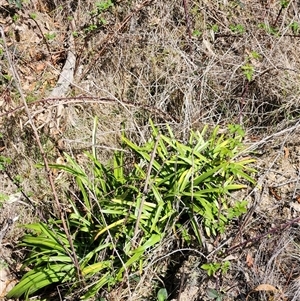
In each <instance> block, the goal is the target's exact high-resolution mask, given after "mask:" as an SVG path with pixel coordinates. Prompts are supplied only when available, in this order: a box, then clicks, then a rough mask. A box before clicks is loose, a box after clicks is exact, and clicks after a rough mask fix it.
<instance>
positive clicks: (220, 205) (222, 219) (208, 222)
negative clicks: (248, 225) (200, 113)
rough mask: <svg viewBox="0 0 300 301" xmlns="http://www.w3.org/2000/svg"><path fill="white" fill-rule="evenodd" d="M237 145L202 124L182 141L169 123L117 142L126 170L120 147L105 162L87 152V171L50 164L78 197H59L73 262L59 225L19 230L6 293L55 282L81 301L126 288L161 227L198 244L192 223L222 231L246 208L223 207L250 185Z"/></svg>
mask: <svg viewBox="0 0 300 301" xmlns="http://www.w3.org/2000/svg"><path fill="white" fill-rule="evenodd" d="M96 123H97V122H96V120H95V124H96ZM93 135H94V136H95V133H94V134H93ZM242 139H243V131H242V129H241V128H240V127H239V126H235V125H231V126H229V129H228V131H227V133H226V134H225V133H223V134H220V133H219V128H218V127H217V128H215V129H214V130H213V131H212V132H211V133H209V131H208V127H204V129H203V130H202V131H201V132H191V133H190V135H189V138H188V140H187V141H186V142H182V141H179V140H178V139H176V138H175V135H174V133H173V131H172V130H171V128H170V127H167V128H166V130H165V132H163V131H162V130H160V129H159V128H157V127H155V126H154V124H153V123H152V122H151V137H150V139H149V140H148V141H146V142H145V143H143V144H142V145H137V144H136V143H134V142H133V141H131V140H130V139H128V138H127V137H126V136H125V135H123V137H122V145H123V148H124V150H125V149H128V150H130V152H131V153H134V154H135V157H134V158H135V162H134V163H132V164H131V165H130V167H127V166H126V164H125V163H126V158H125V153H124V151H117V152H115V154H114V156H113V159H112V161H111V164H108V165H104V164H102V163H101V162H100V161H99V160H98V159H97V155H96V152H93V153H92V154H87V156H88V158H89V162H90V163H89V167H88V169H87V170H85V169H83V168H82V167H81V166H80V165H79V164H78V163H77V162H76V161H75V160H74V159H72V158H71V157H70V156H68V155H67V154H65V157H66V159H67V164H66V165H63V164H53V165H52V167H53V168H55V169H60V170H63V171H65V172H67V173H69V174H70V175H72V176H73V177H74V180H75V182H76V184H77V186H78V188H79V191H80V195H78V196H76V197H73V198H71V197H70V198H69V206H70V212H69V213H68V214H67V223H68V226H69V230H70V233H71V238H72V241H73V245H74V249H75V252H76V256H77V258H78V262H79V266H76V264H75V263H74V262H75V261H73V257H72V251H71V248H70V244H69V239H68V237H67V234H66V233H65V232H64V231H63V230H62V227H61V220H59V219H58V218H53V219H50V220H49V221H48V222H47V223H45V222H38V223H34V224H30V225H27V226H26V228H27V229H28V230H30V232H29V233H28V234H27V235H25V236H24V237H23V239H22V242H21V246H22V247H25V248H27V250H28V251H29V253H28V256H27V258H26V260H25V262H24V264H23V268H25V267H26V268H29V271H28V272H27V273H26V274H25V275H24V276H23V278H22V279H21V280H20V282H19V283H18V284H17V285H16V286H15V287H14V288H13V289H12V290H11V291H10V292H9V293H8V295H7V297H8V298H12V297H15V298H19V297H21V296H25V297H26V298H27V297H29V296H33V295H36V294H38V292H39V290H40V289H42V288H44V287H47V286H50V285H53V284H59V285H61V287H62V288H63V291H64V292H65V293H66V294H69V293H70V292H71V291H74V289H80V295H81V299H83V300H90V299H91V298H94V297H97V296H99V291H100V290H101V289H102V288H104V287H105V288H106V289H110V288H112V287H115V286H117V285H119V284H120V283H124V279H126V278H127V285H128V286H129V285H130V282H131V280H130V279H132V277H133V276H139V275H142V274H143V270H144V268H145V267H146V266H147V265H148V264H149V262H148V258H149V253H151V251H152V250H153V249H154V248H155V247H156V246H158V245H160V244H161V243H162V241H163V240H164V238H165V234H166V233H167V232H170V229H171V231H172V229H173V231H175V230H176V229H182V228H185V229H186V231H179V235H180V236H182V237H180V239H181V240H183V241H184V240H185V239H186V237H188V240H187V243H189V244H193V245H195V246H198V247H199V246H201V244H202V234H201V233H202V231H201V230H200V227H201V225H203V228H204V230H205V232H206V235H208V236H211V235H216V234H218V233H220V232H224V231H225V229H226V225H228V224H229V223H230V221H231V220H232V219H234V218H236V217H238V216H240V215H241V214H243V213H244V212H245V208H246V203H242V202H237V203H236V204H233V206H230V205H229V203H228V202H227V197H228V196H230V193H231V192H232V191H234V190H238V189H242V188H246V187H247V184H248V183H254V180H253V178H252V176H251V175H252V174H253V173H254V172H255V170H254V169H252V168H251V167H250V166H249V165H250V164H251V163H252V162H253V160H252V159H249V158H239V159H238V158H237V156H238V155H239V153H240V152H241V150H242V149H243V144H242ZM181 233H182V234H181ZM216 269H221V270H222V271H223V270H224V269H225V268H224V267H223V266H217V267H216ZM78 270H79V271H80V275H78V273H77V271H78Z"/></svg>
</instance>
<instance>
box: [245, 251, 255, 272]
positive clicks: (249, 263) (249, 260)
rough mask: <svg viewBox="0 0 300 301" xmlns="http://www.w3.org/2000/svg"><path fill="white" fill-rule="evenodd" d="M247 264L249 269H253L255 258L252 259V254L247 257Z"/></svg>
mask: <svg viewBox="0 0 300 301" xmlns="http://www.w3.org/2000/svg"><path fill="white" fill-rule="evenodd" d="M246 264H247V267H248V268H252V267H253V264H254V261H253V257H252V255H251V253H248V254H247V257H246Z"/></svg>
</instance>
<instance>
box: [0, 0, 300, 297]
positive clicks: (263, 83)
mask: <svg viewBox="0 0 300 301" xmlns="http://www.w3.org/2000/svg"><path fill="white" fill-rule="evenodd" d="M2 2H3V1H2ZM2 2H0V5H1V7H0V12H1V13H3V16H4V17H5V24H4V25H3V27H4V31H5V33H6V37H7V40H8V46H9V54H10V55H11V57H12V59H13V62H14V65H15V67H16V68H17V70H18V72H19V76H20V84H21V87H22V89H23V92H24V93H25V95H26V97H27V100H28V101H29V103H28V105H29V108H30V112H31V114H32V116H33V117H34V120H35V123H36V126H37V127H38V128H39V134H40V139H41V142H42V144H43V147H44V149H45V151H46V153H47V156H48V160H49V161H50V162H55V161H56V160H58V159H59V158H60V157H61V155H62V152H63V151H66V152H67V153H69V154H72V155H73V156H74V157H75V158H77V159H78V160H80V158H84V157H82V153H83V151H85V150H90V149H91V146H92V128H93V118H94V116H98V118H99V125H98V129H97V150H98V153H99V156H100V157H101V158H102V160H103V161H107V160H108V159H109V158H110V155H111V154H112V151H113V150H114V149H118V148H119V147H120V145H119V141H120V140H119V137H120V133H121V129H122V126H123V125H124V128H125V130H126V132H127V133H128V136H130V137H131V138H134V139H136V140H137V141H144V140H145V139H147V133H148V126H147V122H148V118H149V117H151V118H152V119H154V120H155V122H156V123H160V124H165V123H169V124H171V125H172V126H173V127H174V128H175V129H176V134H177V135H178V136H181V137H182V138H183V139H185V137H186V134H187V133H188V132H189V130H190V129H191V128H201V127H202V125H203V124H211V125H213V126H214V125H217V124H220V125H221V126H224V125H226V124H228V123H239V124H241V125H242V126H244V127H245V128H246V130H247V132H248V137H247V141H248V142H249V143H254V142H257V144H256V145H255V144H254V147H253V149H255V150H256V151H262V152H271V153H272V154H273V155H274V156H273V157H272V159H269V160H267V159H266V157H263V158H264V164H262V165H261V166H259V165H258V168H261V169H260V171H261V178H260V179H259V183H260V185H262V186H263V188H264V189H265V190H264V198H263V199H259V197H258V196H257V195H260V192H257V195H254V193H250V198H251V197H253V208H252V211H251V213H253V212H254V213H256V214H257V215H258V217H257V218H256V219H255V218H254V217H253V216H250V215H249V216H248V217H249V219H250V222H249V223H248V224H247V226H246V227H244V228H243V231H244V233H243V235H244V237H246V238H249V237H250V236H251V234H254V235H255V234H257V233H258V232H259V230H258V229H259V228H262V229H263V230H264V227H269V226H272V223H274V222H275V223H276V222H279V221H280V220H284V219H287V218H290V217H293V216H289V215H288V214H286V215H283V217H282V218H281V219H280V218H275V217H274V216H272V214H269V213H270V212H267V211H266V210H270V206H271V208H275V209H276V210H277V211H276V212H278V214H279V213H280V212H282V210H283V209H282V208H283V207H284V206H285V203H284V200H283V199H282V200H281V202H280V205H279V204H274V203H272V202H270V199H271V200H272V198H271V196H270V195H269V194H268V187H267V185H265V180H266V179H267V181H268V185H272V186H276V185H277V184H278V182H279V183H284V181H289V180H291V179H292V178H293V177H294V178H296V179H297V181H296V182H295V183H294V185H289V186H284V189H285V190H284V192H282V193H283V194H284V196H285V197H286V198H292V199H293V198H295V197H296V196H297V194H298V191H299V187H298V179H299V174H298V173H297V172H295V173H291V172H290V171H291V169H292V168H293V166H295V165H297V166H296V167H295V168H296V169H297V168H299V166H298V165H299V160H298V161H297V160H296V157H297V154H298V155H299V150H298V149H296V150H295V149H294V148H293V147H294V146H292V145H296V143H298V142H299V138H298V136H297V135H296V136H295V135H294V136H291V133H289V132H284V135H281V136H276V133H278V132H279V131H280V130H283V129H286V128H289V127H291V126H292V125H294V124H295V122H296V120H297V118H299V113H300V109H299V108H300V106H299V104H300V101H299V99H300V98H299V96H300V89H299V70H300V60H299V55H298V54H299V46H300V45H299V43H300V42H299V32H298V29H297V28H296V25H295V24H299V26H300V20H299V14H298V13H297V12H298V11H299V4H298V3H297V1H293V0H291V1H289V3H288V5H287V8H284V9H282V10H281V2H280V1H252V0H250V1H243V2H240V1H226V0H224V1H205V0H203V1H186V4H187V6H186V9H185V8H184V5H183V3H182V2H180V1H175V0H167V1H160V0H157V1H144V2H142V1H133V2H132V1H126V0H125V1H115V2H114V6H113V7H112V8H111V9H110V10H108V11H105V12H103V13H102V14H101V18H102V19H104V20H105V22H102V21H99V18H98V17H97V16H94V15H93V14H91V12H93V11H94V10H95V9H96V6H95V3H94V2H93V1H79V2H78V3H79V6H78V7H70V6H72V5H71V2H65V1H60V0H56V1H43V0H39V1H31V2H30V3H24V4H23V10H22V11H19V10H18V9H17V8H16V7H15V6H13V5H12V4H8V3H2ZM74 5H75V4H74ZM33 13H34V14H36V17H35V20H31V19H30V18H29V17H28V16H29V14H33ZM15 15H18V16H19V19H16V18H15V17H14V16H15ZM68 17H72V18H74V21H75V25H76V28H75V31H76V34H75V35H74V37H75V45H76V56H77V66H76V73H75V81H74V83H73V85H72V87H71V88H70V91H69V95H66V96H67V98H63V99H52V100H49V101H45V100H43V101H42V98H44V97H47V95H49V92H50V90H51V88H53V87H54V86H55V83H56V80H57V76H58V74H59V73H60V70H61V67H62V66H63V63H64V60H65V58H66V49H67V45H66V43H68V34H69V32H70V28H69V23H70V22H69V19H68ZM14 19H15V21H13V20H14ZM97 22H98V24H97V26H98V27H97V28H94V29H93V28H92V26H91V25H93V24H94V25H95V24H96V23H97ZM101 22H102V23H101ZM100 23H101V24H100ZM188 24H189V26H188ZM293 24H294V25H293ZM293 26H294V27H293ZM270 28H271V29H270ZM272 28H276V31H277V33H278V34H277V33H276V32H275V31H274V30H273V32H272ZM41 31H42V32H43V33H44V34H52V33H54V34H55V35H56V36H55V38H54V39H53V40H52V39H48V40H47V39H43V38H42V37H41ZM1 49H2V51H3V53H2V54H1V55H2V56H3V58H4V59H3V60H1V63H0V74H1V79H0V91H1V96H0V104H1V109H0V118H1V119H0V133H1V135H2V137H1V141H0V143H1V144H0V149H1V155H2V156H4V157H8V158H10V159H11V160H12V164H11V165H10V166H9V168H8V171H9V172H10V174H11V175H12V177H13V178H16V177H17V178H20V179H21V181H20V187H22V190H23V191H24V192H25V193H26V194H27V195H31V198H32V200H33V201H34V203H35V204H39V205H38V206H43V207H46V208H47V210H48V211H50V212H51V211H53V208H52V206H53V205H52V196H51V192H50V191H49V184H48V181H47V179H46V177H45V174H44V172H43V171H42V169H37V168H36V167H35V164H37V163H41V161H42V158H41V155H40V153H39V150H38V148H37V146H36V143H35V140H34V139H33V134H32V131H31V129H30V128H29V125H28V123H27V121H28V120H27V117H26V115H25V113H24V111H23V108H22V104H21V103H20V99H19V95H18V92H17V90H16V88H15V84H14V81H13V79H12V78H11V73H10V70H9V65H8V63H7V60H6V59H5V55H6V51H5V49H4V48H3V47H2V46H1ZM49 51H50V53H49ZM246 64H249V66H251V67H252V68H253V75H252V76H251V80H250V81H249V80H247V78H246V76H245V74H243V69H242V67H243V66H245V65H246ZM87 97H90V98H87ZM62 104H63V107H64V109H63V113H62V116H61V117H60V120H59V121H60V122H59V124H58V123H57V124H56V125H57V126H56V128H55V131H54V130H53V128H51V127H50V126H49V124H50V121H51V120H52V119H53V116H54V115H53V111H55V110H56V109H57V108H58V107H59V105H62ZM51 112H52V113H51ZM52 121H53V120H52ZM272 134H274V135H275V136H274V137H277V138H276V139H275V138H274V139H273V138H270V139H267V140H266V141H264V140H263V139H264V138H265V137H266V136H269V135H272ZM270 137H271V136H270ZM272 137H273V136H272ZM260 141H263V142H264V143H261V144H259V142H260ZM288 143H290V144H289V146H288V149H289V150H290V152H291V153H293V155H292V156H294V157H289V158H290V159H291V160H292V162H290V165H289V167H288V169H287V168H286V166H287V165H286V163H285V162H284V160H283V161H282V160H281V159H282V156H283V157H284V156H285V152H284V147H286V146H287V145H288ZM278 144H280V147H279V149H276V146H277V145H278ZM278 156H279V157H280V156H281V157H280V158H281V159H280V160H281V161H280V162H279V161H278V160H279V159H278V158H279V157H278ZM83 162H84V159H83ZM266 162H267V163H266ZM278 162H279V163H278ZM276 164H281V165H282V168H280V171H279V172H280V173H281V174H284V175H285V176H283V177H282V178H280V177H277V176H274V175H273V174H272V173H275V174H276V172H273V171H274V169H276V168H274V166H276ZM55 176H56V175H55ZM68 181H69V179H65V178H60V180H59V181H58V182H57V183H59V185H58V184H57V186H58V188H57V189H58V191H59V193H60V196H61V198H62V199H63V198H64V193H63V190H64V189H71V188H70V186H71V185H69V182H68ZM276 183H277V184H276ZM59 187H63V188H62V189H60V188H59ZM279 187H281V186H279ZM0 189H1V190H0V193H1V194H5V195H11V194H13V193H14V192H16V190H17V188H16V186H14V184H13V183H12V181H11V180H9V179H8V178H7V176H6V175H5V174H3V175H1V186H0ZM261 200H262V203H261V204H259V202H258V201H261ZM287 208H290V207H289V205H288V207H287ZM284 210H285V211H284V212H286V211H288V210H290V209H284ZM31 218H33V217H31ZM268 219H269V221H270V219H271V222H268ZM272 219H273V220H272ZM253 225H255V227H256V228H255V227H254V230H253V231H252V232H251V227H252V228H253ZM237 230H238V227H236V229H232V231H233V233H235V232H234V231H237ZM276 237H277V236H276ZM166 244H167V246H165V247H164V248H165V249H164V251H165V252H166V253H168V252H171V250H172V249H174V245H173V244H174V241H173V242H170V241H168V242H166ZM291 246H293V249H292V250H291V248H292V247H291ZM161 247H162V248H163V246H161ZM177 247H178V248H179V246H177ZM297 248H298V247H297V236H296V235H295V233H292V234H291V233H288V234H284V235H282V238H281V240H280V241H279V242H276V238H275V239H274V241H272V243H270V240H268V239H266V240H265V241H263V242H262V243H261V245H260V247H259V248H256V249H253V252H255V253H256V256H255V260H256V263H255V264H256V267H257V270H256V271H254V268H253V269H252V270H251V271H250V272H244V268H245V262H244V260H245V257H243V256H242V254H241V257H240V258H238V259H237V261H236V263H234V264H233V271H232V272H231V274H230V275H229V276H228V277H229V278H230V277H231V279H229V278H228V279H229V280H230V281H229V280H228V281H229V282H230V283H231V285H233V286H236V285H238V289H233V290H232V291H231V290H230V291H229V292H228V293H227V295H228V296H230V298H236V297H237V296H238V295H239V294H240V295H241V296H244V297H245V296H247V294H248V293H249V292H250V291H251V290H252V289H254V288H255V287H256V286H257V285H259V284H261V283H268V284H271V285H274V286H276V287H277V288H278V290H279V291H280V292H281V293H282V295H280V296H279V297H278V298H279V299H277V300H281V299H280V298H282V300H297V298H299V297H298V296H299V295H300V293H299V291H300V290H299V281H298V280H297V279H298V278H299V271H298V270H297V269H296V268H295V271H293V273H292V274H290V276H289V272H288V271H286V269H288V268H286V266H288V265H289V264H290V262H291V264H294V262H297V260H298V258H299V255H298V252H299V250H298V249H297ZM270 249H274V251H273V252H271V250H270ZM160 252H161V250H160V251H158V253H159V254H160ZM270 252H271V253H270ZM153 254H154V255H155V256H160V255H157V254H155V253H153ZM154 255H153V256H154ZM151 260H154V259H153V258H149V261H150V262H151ZM172 260H173V259H172ZM164 264H165V263H164ZM150 266H151V265H150ZM282 269H283V270H285V271H282ZM169 272H170V271H169ZM165 273H167V274H168V272H167V271H164V272H162V271H161V270H160V269H159V268H158V266H154V265H153V268H152V267H151V268H149V271H147V277H146V278H143V279H142V280H141V282H140V283H139V284H138V286H137V287H136V288H131V291H130V290H129V288H127V289H125V288H118V290H117V292H112V293H111V297H110V299H111V300H124V299H130V300H142V299H143V298H145V297H144V296H145V295H147V294H151V293H153V292H152V289H153V287H152V285H153V282H155V283H158V286H163V285H164V284H163V278H164V275H165ZM243 273H244V274H243ZM171 274H173V275H176V271H175V270H174V271H172V272H171ZM241 274H243V276H241ZM199 277H200V278H201V279H202V280H203V281H207V282H206V284H205V285H206V287H207V286H208V283H209V282H208V281H209V280H207V278H205V277H204V276H203V275H199ZM239 277H240V278H239ZM153 279H155V281H154V280H153ZM210 281H211V280H210ZM214 281H215V282H214ZM214 281H212V282H211V283H210V284H209V285H214V286H215V287H220V285H221V284H220V283H218V281H221V280H220V278H218V279H217V280H216V279H214ZM225 282H226V281H225ZM216 283H217V284H216ZM245 283H246V284H247V285H245ZM205 285H204V286H205ZM228 286H229V285H228ZM242 286H243V287H244V288H241V287H242ZM177 289H178V288H177ZM120 290H121V291H120ZM143 290H146V292H143ZM231 292H232V293H231ZM177 293H178V292H177ZM255 294H257V293H255ZM113 295H115V296H114V297H113ZM175 295H176V290H175V293H174V296H175ZM261 295H262V296H261V297H260V298H261V299H259V300H268V299H267V297H266V296H265V295H263V294H261ZM116 296H122V297H116ZM282 296H284V298H287V299H283V297H282ZM199 298H200V297H199ZM201 298H202V299H201V300H206V299H205V298H207V297H206V294H205V288H203V291H202V293H201ZM241 298H242V297H241ZM224 300H226V299H224ZM230 300H233V299H230ZM241 300H244V299H241ZM248 300H250V298H249V299H248ZM253 300H254V299H253Z"/></svg>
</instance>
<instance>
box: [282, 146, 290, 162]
mask: <svg viewBox="0 0 300 301" xmlns="http://www.w3.org/2000/svg"><path fill="white" fill-rule="evenodd" d="M283 150H284V159H288V157H289V155H290V151H289V149H288V148H287V147H285V148H284V149H283Z"/></svg>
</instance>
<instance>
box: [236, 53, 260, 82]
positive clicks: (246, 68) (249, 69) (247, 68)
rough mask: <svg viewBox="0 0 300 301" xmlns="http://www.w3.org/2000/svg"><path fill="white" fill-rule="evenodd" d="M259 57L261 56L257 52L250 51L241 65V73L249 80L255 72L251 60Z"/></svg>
mask: <svg viewBox="0 0 300 301" xmlns="http://www.w3.org/2000/svg"><path fill="white" fill-rule="evenodd" d="M260 58H261V56H260V54H259V53H257V52H256V51H251V52H250V54H249V55H248V56H247V58H246V63H245V64H244V65H243V66H242V67H241V69H242V71H243V74H244V75H245V76H246V78H247V80H248V81H249V82H250V81H252V79H253V75H254V72H255V68H254V65H253V61H254V60H259V59H260Z"/></svg>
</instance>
